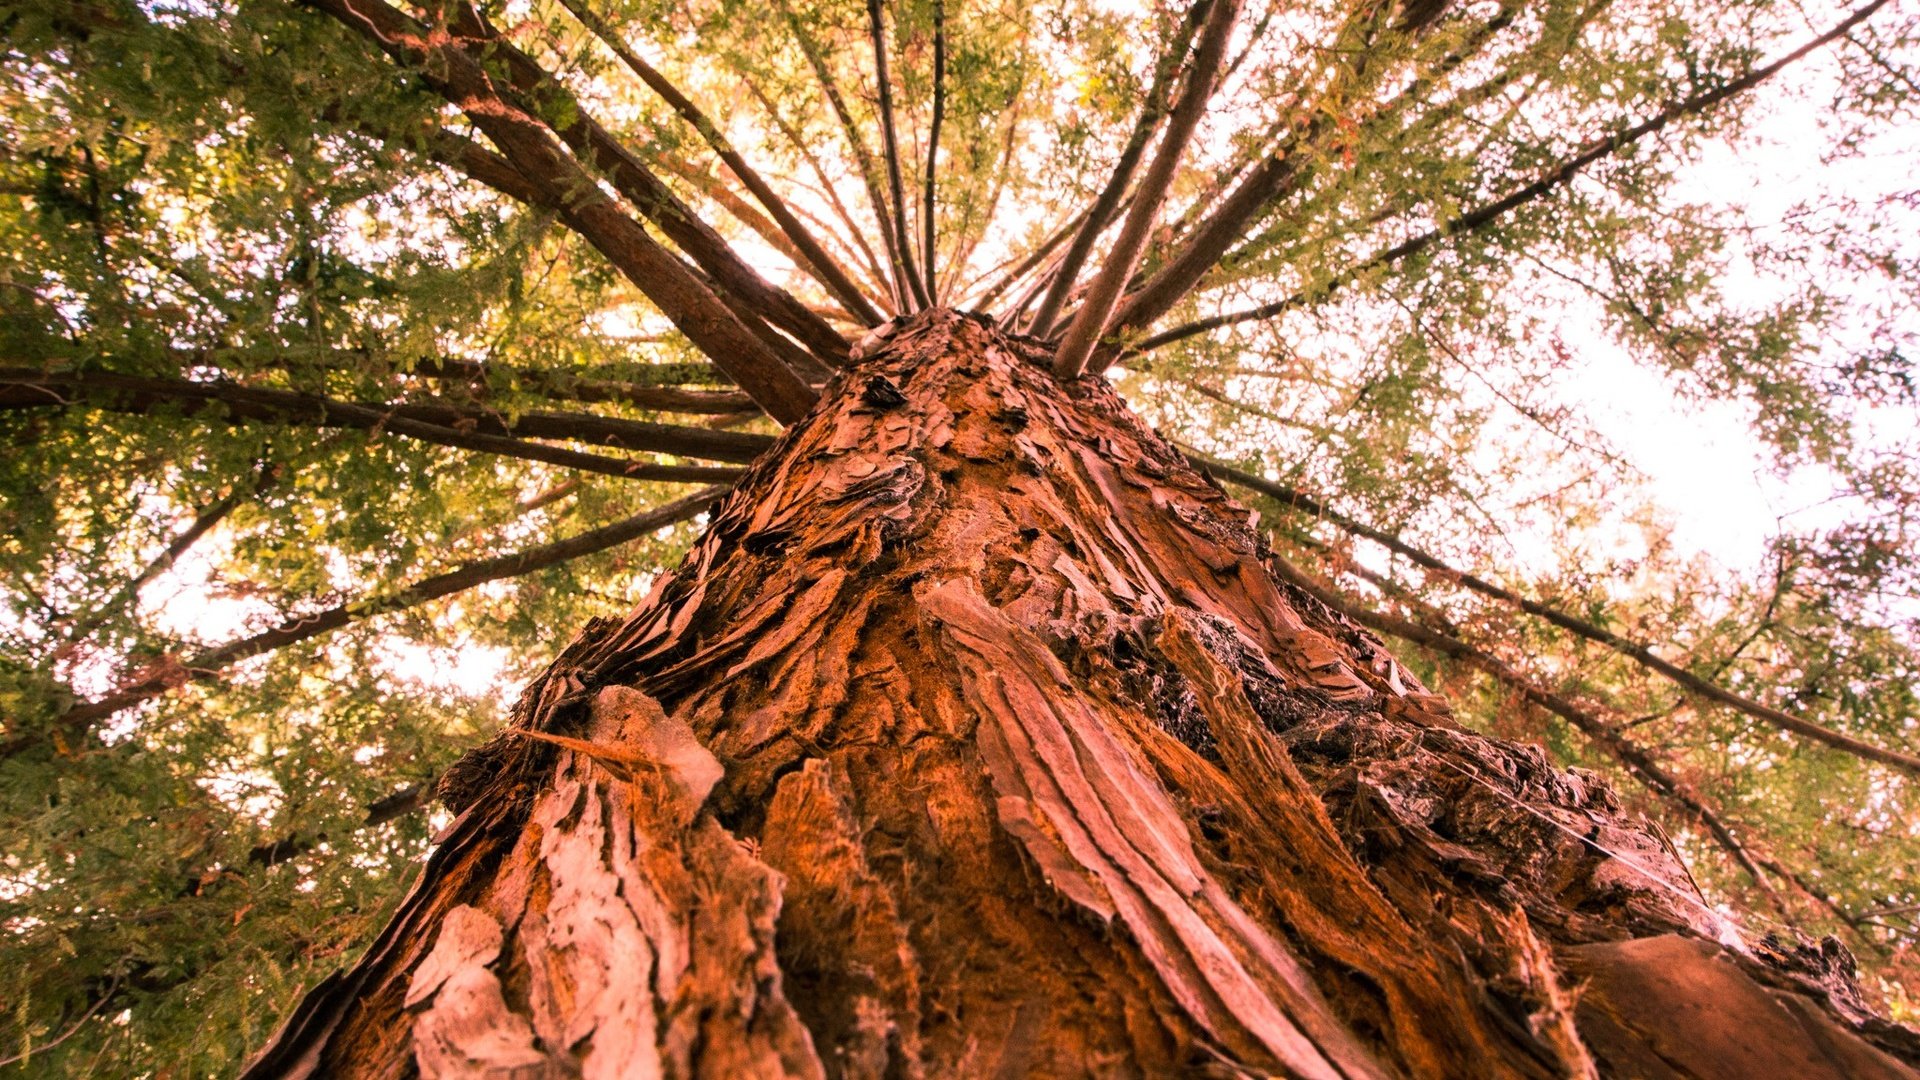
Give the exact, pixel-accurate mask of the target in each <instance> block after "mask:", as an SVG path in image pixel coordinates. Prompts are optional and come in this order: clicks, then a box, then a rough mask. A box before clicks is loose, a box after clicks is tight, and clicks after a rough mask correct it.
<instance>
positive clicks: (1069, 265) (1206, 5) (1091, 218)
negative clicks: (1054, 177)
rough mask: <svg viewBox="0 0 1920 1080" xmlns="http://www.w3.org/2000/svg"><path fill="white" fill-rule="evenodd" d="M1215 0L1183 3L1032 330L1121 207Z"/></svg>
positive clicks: (1055, 314)
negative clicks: (1143, 96)
mask: <svg viewBox="0 0 1920 1080" xmlns="http://www.w3.org/2000/svg"><path fill="white" fill-rule="evenodd" d="M1212 3H1213V0H1195V2H1194V4H1193V6H1192V7H1189V8H1188V9H1187V15H1186V18H1185V19H1184V20H1183V21H1182V22H1181V24H1180V28H1179V29H1178V30H1177V31H1176V32H1175V35H1174V39H1173V41H1172V43H1171V44H1169V45H1168V46H1167V49H1166V51H1165V52H1162V53H1161V54H1160V57H1159V59H1158V60H1156V61H1155V62H1154V66H1153V81H1152V83H1150V84H1149V85H1148V88H1147V97H1146V101H1145V103H1144V104H1142V105H1141V107H1140V116H1139V118H1138V119H1136V120H1135V121H1134V124H1133V132H1132V134H1130V135H1129V136H1128V137H1127V142H1126V145H1124V146H1122V147H1121V149H1120V157H1119V158H1118V159H1117V160H1116V161H1115V162H1114V165H1113V173H1112V175H1110V176H1109V177H1108V178H1107V184H1106V186H1105V187H1103V188H1101V189H1100V194H1099V196H1098V197H1097V198H1095V199H1094V201H1093V206H1092V208H1091V209H1089V210H1088V211H1087V213H1086V216H1085V218H1084V219H1083V221H1082V224H1081V226H1080V229H1079V231H1078V232H1077V233H1075V234H1074V237H1073V245H1072V246H1071V247H1069V248H1067V257H1066V259H1065V260H1064V261H1063V262H1061V264H1060V268H1059V269H1057V270H1055V271H1054V273H1053V281H1052V284H1051V285H1050V286H1049V287H1048V289H1047V294H1046V298H1045V299H1044V300H1042V301H1041V302H1040V309H1039V310H1038V311H1036V312H1034V315H1033V333H1034V336H1035V337H1040V338H1044V337H1046V336H1047V335H1048V334H1050V333H1051V332H1052V331H1053V324H1054V321H1055V320H1056V319H1058V318H1059V317H1060V312H1061V310H1062V309H1063V307H1064V306H1065V304H1066V302H1067V294H1068V292H1069V291H1071V290H1072V288H1073V284H1074V281H1075V280H1076V279H1078V278H1079V276H1080V268H1081V267H1082V266H1085V265H1086V261H1087V256H1088V255H1089V254H1091V253H1092V251H1093V244H1094V241H1096V240H1098V239H1099V237H1100V232H1101V230H1103V229H1105V228H1106V227H1107V223H1108V222H1110V221H1112V220H1113V217H1114V215H1115V214H1116V213H1118V212H1119V207H1120V199H1121V197H1122V196H1124V195H1125V194H1126V191H1127V185H1128V184H1131V183H1132V182H1133V173H1134V170H1135V169H1137V168H1138V167H1139V165H1140V159H1141V158H1142V157H1144V156H1145V155H1146V150H1147V144H1148V143H1149V142H1152V141H1153V135H1154V132H1156V131H1159V130H1160V122H1161V121H1162V120H1163V119H1165V118H1166V115H1167V95H1168V93H1169V92H1170V91H1171V90H1172V88H1173V81H1174V77H1175V76H1176V75H1177V74H1178V73H1179V72H1180V69H1181V64H1182V61H1184V60H1185V59H1186V58H1187V53H1188V52H1189V50H1190V49H1191V48H1192V46H1193V38H1194V35H1195V34H1197V33H1199V32H1200V26H1201V24H1202V22H1203V21H1204V20H1205V17H1206V14H1207V12H1208V11H1209V10H1210V5H1211V4H1212Z"/></svg>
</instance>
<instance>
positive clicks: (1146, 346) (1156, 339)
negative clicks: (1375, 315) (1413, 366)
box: [1116, 0, 1889, 352]
mask: <svg viewBox="0 0 1920 1080" xmlns="http://www.w3.org/2000/svg"><path fill="white" fill-rule="evenodd" d="M1888 2H1889V0H1871V2H1869V3H1867V4H1865V5H1863V6H1862V7H1859V8H1856V9H1854V11H1853V12H1852V13H1851V14H1850V15H1848V16H1847V17H1846V18H1845V19H1844V20H1842V21H1841V22H1840V23H1839V24H1838V25H1836V26H1834V27H1833V28H1832V29H1830V30H1828V31H1827V32H1825V33H1823V34H1821V35H1819V36H1818V37H1815V38H1813V39H1811V40H1809V41H1807V42H1805V43H1803V44H1802V45H1800V46H1799V47H1798V48H1796V49H1794V50H1793V51H1792V52H1789V53H1787V54H1786V55H1784V56H1781V57H1780V58H1778V59H1776V60H1774V61H1772V62H1770V63H1767V64H1763V65H1761V66H1760V67H1757V68H1755V69H1753V70H1752V71H1749V72H1748V73H1747V74H1745V75H1743V76H1741V77H1740V78H1737V79H1734V80H1732V81H1730V82H1728V83H1726V84H1724V85H1722V86H1719V87H1716V88H1714V89H1712V90H1708V91H1704V92H1702V93H1699V94H1695V95H1693V96H1692V97H1689V98H1685V99H1683V100H1681V101H1677V102H1674V103H1672V104H1670V105H1668V106H1667V107H1665V108H1663V109H1661V110H1660V111H1658V112H1656V113H1654V114H1653V115H1652V116H1649V117H1647V118H1645V119H1643V120H1641V121H1640V122H1638V123H1635V124H1632V125H1630V126H1628V127H1625V128H1622V129H1621V130H1619V131H1617V132H1615V133H1613V134H1612V135H1607V136H1602V137H1599V138H1597V139H1594V140H1593V141H1591V142H1590V143H1589V144H1588V147H1587V149H1585V150H1583V151H1581V152H1580V153H1578V154H1575V155H1574V156H1572V157H1570V158H1568V159H1566V160H1565V161H1562V162H1561V163H1560V164H1559V165H1557V166H1555V167H1554V168H1553V169H1551V170H1549V171H1547V172H1546V173H1544V174H1542V175H1541V176H1539V177H1538V178H1537V179H1535V180H1534V181H1533V182H1532V183H1529V184H1527V185H1525V186H1523V187H1520V188H1517V189H1515V190H1513V191H1511V192H1508V193H1507V194H1506V195H1504V196H1502V197H1500V198H1498V199H1494V200H1492V201H1490V202H1487V203H1483V204H1481V205H1480V206H1478V207H1475V208H1474V209H1472V210H1469V211H1467V212H1466V213H1463V214H1460V215H1458V216H1456V217H1454V218H1452V219H1450V220H1448V221H1446V222H1444V223H1442V224H1441V225H1439V226H1437V227H1435V228H1433V229H1430V230H1428V231H1426V232H1424V233H1421V234H1419V235H1417V236H1414V237H1412V238H1410V239H1407V240H1404V241H1401V242H1400V243H1398V244H1394V245H1392V246H1390V247H1387V248H1384V249H1382V250H1380V251H1378V252H1376V253H1375V254H1373V255H1371V256H1369V257H1367V258H1366V259H1365V260H1363V261H1361V262H1360V263H1357V264H1355V265H1354V266H1351V267H1349V268H1348V269H1346V270H1343V271H1341V272H1340V273H1338V274H1336V275H1334V277H1333V278H1332V279H1331V280H1330V281H1328V282H1327V283H1326V284H1324V285H1321V286H1318V287H1317V288H1315V289H1313V290H1311V291H1310V292H1308V291H1302V292H1298V293H1294V294H1293V295H1291V296H1288V297H1285V298H1282V299H1280V300H1276V301H1273V302H1271V303H1267V304H1261V305H1259V306H1258V307H1254V308H1249V309H1246V310H1242V311H1235V312H1226V313H1222V314H1219V315H1214V316H1210V317H1208V318H1205V319H1199V320H1196V321H1194V322H1191V323H1187V324H1184V325H1182V326H1178V327H1175V328H1173V329H1171V330H1168V331H1165V332H1163V333H1160V334H1155V335H1154V336H1152V337H1149V338H1147V339H1146V340H1145V341H1142V342H1141V343H1140V345H1139V346H1138V347H1137V348H1135V349H1134V350H1133V351H1135V352H1146V351H1149V350H1151V349H1156V348H1159V347H1160V346H1162V345H1167V344H1170V343H1172V342H1174V341H1178V340H1181V339H1182V338H1188V337H1192V336H1193V335H1195V334H1200V333H1205V332H1207V331H1209V330H1214V329H1218V328H1220V327H1223V326H1230V325H1233V324H1235V323H1243V322H1249V321H1253V320H1256V319H1267V318H1271V317H1273V316H1275V315H1278V314H1280V313H1281V312H1283V311H1286V310H1288V309H1289V308H1293V307H1296V306H1298V305H1300V304H1302V303H1304V302H1305V301H1306V300H1307V299H1309V298H1323V297H1325V296H1327V295H1328V294H1330V293H1332V292H1334V291H1335V290H1337V289H1339V288H1341V287H1343V286H1345V285H1348V284H1351V283H1352V282H1353V281H1355V280H1357V279H1358V278H1360V277H1361V276H1362V275H1364V274H1365V273H1367V272H1368V271H1371V270H1374V269H1378V268H1379V267H1383V266H1391V265H1393V264H1394V263H1397V262H1399V261H1401V260H1402V259H1405V258H1408V257H1409V256H1412V255H1416V254H1419V253H1420V252H1422V251H1425V250H1426V249H1427V248H1430V247H1432V246H1434V245H1435V244H1437V243H1439V242H1440V241H1442V240H1445V239H1447V238H1449V237H1453V236H1459V235H1469V234H1472V233H1474V232H1476V231H1478V230H1479V229H1481V228H1483V227H1484V226H1486V225H1488V224H1490V223H1492V222H1494V221H1496V220H1498V219H1500V218H1501V217H1504V216H1505V215H1506V214H1508V213H1509V212H1511V211H1513V210H1515V209H1517V208H1518V207H1521V206H1524V205H1526V204H1528V203H1532V202H1535V201H1538V200H1540V199H1543V198H1545V197H1547V196H1549V195H1552V194H1553V193H1554V192H1556V191H1558V190H1559V189H1560V188H1562V187H1565V186H1566V185H1567V184H1568V183H1570V182H1571V181H1572V180H1573V178H1574V177H1576V176H1578V175H1579V174H1580V173H1581V171H1583V170H1584V169H1586V168H1587V167H1588V166H1589V165H1592V164H1594V163H1595V162H1598V161H1600V160H1602V159H1604V158H1608V157H1611V156H1612V155H1614V154H1617V153H1619V152H1620V151H1621V150H1624V149H1626V148H1627V147H1629V146H1632V145H1633V144H1634V143H1637V142H1639V141H1640V140H1641V139H1644V138H1646V137H1647V136H1649V135H1653V134H1657V133H1658V132H1660V131H1662V130H1664V129H1665V128H1667V127H1668V126H1669V125H1671V124H1673V123H1674V122H1675V121H1676V120H1681V119H1684V118H1686V117H1689V116H1693V115H1697V114H1700V113H1704V112H1706V111H1707V110H1709V109H1711V108H1713V107H1714V106H1716V105H1718V104H1720V103H1721V102H1724V101H1726V100H1728V99H1729V98H1733V97H1736V96H1738V95H1740V94H1742V93H1744V92H1746V91H1748V90H1751V89H1753V88H1754V87H1756V86H1759V85H1760V84H1762V83H1764V82H1766V81H1767V80H1768V79H1770V78H1772V77H1773V76H1774V75H1777V74H1779V73H1780V72H1781V71H1782V70H1783V69H1785V68H1787V67H1788V66H1790V65H1792V64H1794V63H1795V62H1797V61H1799V60H1801V59H1804V58H1805V57H1806V56H1807V55H1808V54H1810V53H1812V52H1814V51H1816V50H1818V49H1820V48H1821V47H1823V46H1825V45H1828V44H1830V43H1832V42H1833V41H1835V40H1837V39H1839V38H1842V37H1844V36H1845V35H1846V34H1847V33H1848V32H1849V31H1850V30H1852V29H1853V28H1854V27H1856V26H1858V25H1859V24H1860V23H1862V22H1864V21H1866V20H1867V19H1868V18H1870V17H1871V16H1872V15H1873V14H1874V13H1875V12H1877V11H1879V10H1880V9H1881V8H1882V7H1885V6H1886V5H1887V3H1888ZM1269 160H1272V159H1269ZM1236 194H1237V193H1236ZM1225 250H1226V249H1225V247H1222V248H1221V249H1220V252H1221V253H1224V251H1225ZM1214 257H1215V258H1217V257H1218V254H1216V255H1215V256H1214ZM1211 265H1212V263H1211V261H1209V262H1207V265H1206V266H1199V267H1198V272H1191V271H1192V270H1193V268H1192V267H1188V271H1189V273H1187V274H1186V275H1183V276H1182V277H1181V278H1180V281H1185V278H1186V277H1189V276H1190V277H1191V278H1192V280H1191V281H1185V285H1184V287H1183V288H1180V289H1179V290H1178V291H1173V290H1172V289H1171V285H1172V284H1177V283H1178V282H1176V281H1174V280H1173V278H1172V271H1173V269H1174V264H1173V263H1169V264H1168V266H1167V267H1165V268H1163V269H1162V270H1161V272H1160V274H1159V275H1156V278H1163V277H1164V278H1168V288H1167V289H1164V290H1160V289H1157V287H1156V285H1155V283H1154V282H1149V283H1148V284H1147V285H1146V286H1142V288H1141V290H1140V292H1139V293H1137V294H1136V295H1135V296H1133V297H1129V298H1128V301H1127V307H1126V309H1125V310H1124V311H1123V312H1122V313H1121V315H1120V316H1119V317H1118V318H1117V319H1116V323H1117V324H1119V325H1120V326H1121V327H1122V328H1125V329H1139V328H1141V327H1144V326H1147V325H1149V324H1150V323H1151V322H1152V321H1153V320H1154V319H1157V318H1159V316H1160V315H1161V314H1164V313H1165V311H1166V310H1167V309H1168V308H1170V307H1171V306H1172V303H1173V302H1174V301H1175V300H1177V299H1178V297H1179V295H1181V294H1183V293H1184V292H1185V291H1186V289H1187V288H1191V287H1192V285H1193V284H1194V283H1197V282H1198V281H1199V277H1200V274H1201V273H1204V272H1205V270H1206V269H1207V268H1208V267H1209V266H1211ZM1149 290H1156V291H1154V292H1153V293H1152V294H1150V293H1149ZM1163 292H1164V293H1167V294H1169V295H1161V294H1162V293H1163Z"/></svg>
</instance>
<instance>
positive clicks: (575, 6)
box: [560, 0, 882, 326]
mask: <svg viewBox="0 0 1920 1080" xmlns="http://www.w3.org/2000/svg"><path fill="white" fill-rule="evenodd" d="M560 3H561V6H562V7H565V8H566V9H567V10H568V11H570V12H572V13H573V17H574V18H576V19H578V20H580V24H581V25H582V26H585V27H586V28H587V29H588V30H590V31H592V32H593V34H594V36H595V37H597V38H599V39H600V41H601V42H602V43H603V44H605V45H606V46H607V48H609V49H611V50H612V51H613V54H614V55H615V56H617V57H619V59H620V62H621V63H623V64H625V65H626V66H627V70H629V71H631V72H633V73H634V75H636V76H638V77H639V79H640V81H641V82H644V83H646V84H647V86H648V87H650V88H651V89H652V90H653V92H654V93H656V94H658V95H659V96H660V99H661V100H663V101H665V102H666V103H667V104H668V105H669V106H670V107H672V109H673V111H674V112H675V113H678V114H679V116H680V118H681V119H683V120H685V121H686V122H687V123H688V124H690V125H692V127H693V129H694V130H695V131H697V132H698V133H699V134H700V137H701V138H702V139H704V140H705V141H706V144H707V146H708V147H709V148H711V149H712V150H713V152H714V153H715V154H717V155H718V156H719V158H720V160H721V161H723V162H725V163H726V165H727V168H729V169H732V170H733V174H734V175H735V176H736V177H739V179H740V182H741V184H743V185H745V186H746V189H747V190H748V191H749V192H751V193H752V194H753V197H754V198H755V199H756V200H757V201H758V202H759V203H760V205H761V206H763V207H765V208H766V211H767V213H769V214H771V215H772V216H773V220H774V221H775V222H776V223H777V224H778V225H779V226H780V231H781V232H782V233H783V234H785V236H786V237H787V239H788V240H790V241H792V243H793V246H794V247H795V248H796V249H798V251H799V252H800V255H801V256H802V258H801V259H799V260H796V261H800V262H804V263H805V264H806V265H807V266H808V267H809V268H810V269H811V271H812V272H813V274H814V276H815V277H817V278H818V279H819V280H820V283H821V284H822V285H825V286H826V287H827V291H828V292H830V293H832V294H833V296H834V299H836V300H838V301H839V302H840V303H841V304H843V305H845V306H846V309H847V312H848V313H849V314H851V315H852V316H853V317H854V318H856V319H858V320H860V322H862V323H864V324H865V325H867V326H877V325H879V323H880V322H881V321H882V320H881V316H880V314H879V312H877V311H875V310H874V307H873V305H872V304H871V303H870V302H869V301H868V300H867V297H866V294H864V293H862V292H861V291H860V288H859V286H857V285H855V284H854V283H853V280H852V279H851V278H850V277H848V276H847V273H846V271H845V270H843V269H841V267H840V264H839V263H837V262H835V261H834V259H833V256H832V255H830V254H828V252H827V250H826V248H825V247H823V246H821V244H820V242H819V241H818V240H816V239H815V238H814V236H813V234H812V233H811V232H810V231H808V229H807V227H806V226H805V225H803V224H801V222H800V219H799V218H797V217H795V216H794V214H793V211H792V210H791V209H790V208H788V206H787V204H786V202H785V200H783V199H781V198H780V196H779V195H778V194H776V193H775V192H774V190H773V187H772V186H771V185H770V184H768V183H767V182H766V180H765V179H764V178H762V177H761V175H760V173H759V172H758V171H757V170H755V169H754V168H753V166H751V165H749V164H747V161H746V159H745V158H743V157H742V156H741V155H740V153H739V151H737V150H735V149H734V148H733V145H732V144H731V143H729V142H728V141H727V138H726V136H725V135H723V134H721V132H720V129H719V128H718V127H717V126H715V125H714V123H713V121H712V120H711V119H709V118H708V117H707V114H706V113H705V112H703V111H701V109H700V107H699V106H697V105H695V104H694V103H693V101H692V99H690V98H688V97H687V96H686V95H685V94H683V93H681V92H680V88H679V87H677V86H675V85H673V83H671V82H669V81H668V80H667V79H666V77H665V76H663V75H661V74H660V72H659V71H658V70H657V69H655V68H654V67H653V65H651V64H649V63H647V62H646V61H645V60H643V59H641V58H640V56H639V54H637V53H635V52H634V51H633V50H632V49H630V48H628V47H627V45H626V42H624V41H622V40H621V39H620V36H619V35H618V34H617V33H615V32H614V29H613V28H612V27H611V26H609V25H608V24H607V23H606V22H605V21H604V20H602V19H601V18H599V17H598V16H596V15H594V14H593V13H592V12H591V11H588V10H587V8H586V5H585V4H584V3H583V2H582V0H560Z"/></svg>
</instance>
